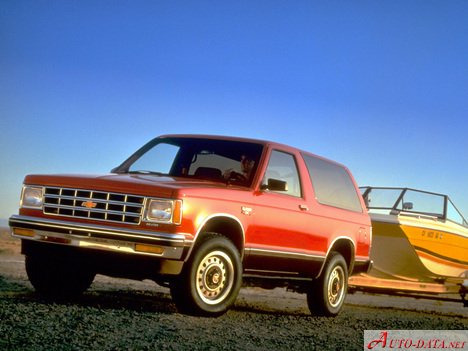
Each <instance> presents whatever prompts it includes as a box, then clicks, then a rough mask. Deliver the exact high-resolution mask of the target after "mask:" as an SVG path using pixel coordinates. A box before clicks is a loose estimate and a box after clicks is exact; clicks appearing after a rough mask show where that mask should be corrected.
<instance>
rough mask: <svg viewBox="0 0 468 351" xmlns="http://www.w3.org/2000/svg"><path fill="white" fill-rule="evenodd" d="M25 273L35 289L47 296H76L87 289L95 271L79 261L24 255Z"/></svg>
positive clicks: (55, 297)
mask: <svg viewBox="0 0 468 351" xmlns="http://www.w3.org/2000/svg"><path fill="white" fill-rule="evenodd" d="M26 273H27V275H28V278H29V281H30V282H31V284H32V285H33V286H34V289H36V291H37V292H38V293H39V294H40V295H42V296H44V297H48V298H54V299H57V298H59V299H60V298H67V297H73V296H78V295H80V294H82V293H83V292H84V291H85V290H86V289H88V288H89V287H90V286H91V284H92V282H93V280H94V277H95V273H94V272H93V271H92V270H91V269H90V268H88V267H86V266H83V265H82V264H80V263H79V262H75V261H73V262H71V261H70V262H69V261H66V260H55V259H51V258H46V257H44V256H42V255H28V256H26Z"/></svg>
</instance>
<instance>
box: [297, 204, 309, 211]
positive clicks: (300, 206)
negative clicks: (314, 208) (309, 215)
mask: <svg viewBox="0 0 468 351" xmlns="http://www.w3.org/2000/svg"><path fill="white" fill-rule="evenodd" d="M299 209H300V210H301V211H309V206H307V205H299Z"/></svg>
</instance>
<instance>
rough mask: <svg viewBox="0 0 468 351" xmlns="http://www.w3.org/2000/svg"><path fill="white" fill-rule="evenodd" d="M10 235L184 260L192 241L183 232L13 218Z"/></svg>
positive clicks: (22, 217) (10, 221)
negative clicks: (171, 232)
mask: <svg viewBox="0 0 468 351" xmlns="http://www.w3.org/2000/svg"><path fill="white" fill-rule="evenodd" d="M9 225H10V228H11V235H12V236H13V237H16V238H20V239H23V240H31V241H36V242H43V243H53V244H58V245H65V246H72V247H79V248H87V249H96V250H104V251H110V252H116V253H130V254H138V255H146V256H154V257H159V258H162V259H168V260H184V256H185V254H186V252H187V251H188V249H189V248H190V246H191V245H192V241H190V240H187V239H186V238H187V236H186V235H184V234H182V233H175V234H170V233H160V232H153V231H144V230H129V229H123V228H115V227H107V226H100V225H92V224H81V223H73V222H67V221H62V220H52V219H42V218H37V217H29V216H21V215H13V216H11V217H10V220H9Z"/></svg>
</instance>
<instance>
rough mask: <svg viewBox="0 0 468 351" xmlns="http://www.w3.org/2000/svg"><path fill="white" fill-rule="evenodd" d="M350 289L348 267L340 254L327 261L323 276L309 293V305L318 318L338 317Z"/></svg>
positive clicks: (332, 255) (330, 257)
mask: <svg viewBox="0 0 468 351" xmlns="http://www.w3.org/2000/svg"><path fill="white" fill-rule="evenodd" d="M347 289H348V267H347V265H346V261H345V259H344V258H343V256H342V255H341V254H339V253H338V252H332V253H331V254H330V256H329V257H328V259H327V262H326V264H325V267H324V269H323V272H322V274H321V276H320V277H319V278H318V280H317V281H315V282H314V283H313V284H312V286H311V287H310V288H309V291H308V292H307V305H308V306H309V310H310V312H311V313H312V314H314V315H317V316H328V317H334V316H336V315H337V314H338V313H339V312H340V310H341V307H342V306H343V303H344V300H345V298H346V291H347Z"/></svg>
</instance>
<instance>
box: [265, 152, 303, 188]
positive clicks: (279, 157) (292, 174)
mask: <svg viewBox="0 0 468 351" xmlns="http://www.w3.org/2000/svg"><path fill="white" fill-rule="evenodd" d="M268 179H276V180H281V181H284V182H286V183H287V190H286V191H278V193H280V194H287V195H291V196H297V197H300V196H301V194H302V191H301V182H300V181H299V173H298V171H297V166H296V162H295V160H294V156H293V155H291V154H287V153H285V152H281V151H276V150H273V152H272V153H271V156H270V161H269V162H268V167H267V170H266V172H265V175H264V177H263V184H266V183H267V182H268Z"/></svg>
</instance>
